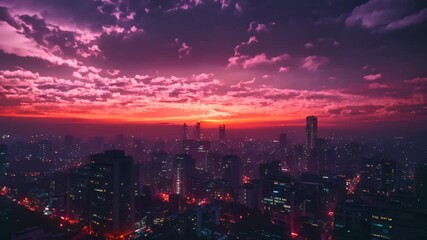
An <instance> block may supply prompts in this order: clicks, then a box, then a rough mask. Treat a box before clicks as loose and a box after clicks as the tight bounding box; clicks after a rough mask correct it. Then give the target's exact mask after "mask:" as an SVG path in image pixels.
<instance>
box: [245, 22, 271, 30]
mask: <svg viewBox="0 0 427 240" xmlns="http://www.w3.org/2000/svg"><path fill="white" fill-rule="evenodd" d="M274 25H276V23H275V22H269V23H267V24H264V23H260V22H259V21H253V22H251V23H249V28H248V32H267V31H269V30H270V29H271V27H272V26H274Z"/></svg>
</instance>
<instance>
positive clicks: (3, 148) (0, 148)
mask: <svg viewBox="0 0 427 240" xmlns="http://www.w3.org/2000/svg"><path fill="white" fill-rule="evenodd" d="M7 155H8V147H7V145H6V144H0V178H2V177H4V176H6V175H7V172H8V168H9V161H8V159H7Z"/></svg>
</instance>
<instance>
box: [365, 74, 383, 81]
mask: <svg viewBox="0 0 427 240" xmlns="http://www.w3.org/2000/svg"><path fill="white" fill-rule="evenodd" d="M382 77H383V75H382V74H381V73H377V74H368V75H365V76H363V79H365V80H367V81H375V80H377V79H380V78H382Z"/></svg>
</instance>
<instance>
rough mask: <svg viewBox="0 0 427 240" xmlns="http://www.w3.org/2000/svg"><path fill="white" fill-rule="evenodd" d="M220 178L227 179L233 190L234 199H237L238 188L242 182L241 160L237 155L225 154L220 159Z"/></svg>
mask: <svg viewBox="0 0 427 240" xmlns="http://www.w3.org/2000/svg"><path fill="white" fill-rule="evenodd" d="M221 171H222V178H223V179H224V180H225V181H227V183H228V184H229V186H230V187H231V189H232V191H233V195H234V196H233V197H234V199H236V200H237V199H238V192H239V191H238V189H239V187H240V186H241V183H242V161H241V160H240V157H239V156H236V155H227V156H224V157H222V159H221Z"/></svg>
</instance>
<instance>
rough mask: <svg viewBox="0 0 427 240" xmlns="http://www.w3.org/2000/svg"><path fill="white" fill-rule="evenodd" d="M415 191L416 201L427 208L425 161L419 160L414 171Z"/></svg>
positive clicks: (426, 171) (426, 163)
mask: <svg viewBox="0 0 427 240" xmlns="http://www.w3.org/2000/svg"><path fill="white" fill-rule="evenodd" d="M415 191H416V195H417V203H418V206H419V207H421V208H424V209H425V208H427V162H420V163H418V165H417V168H416V172H415Z"/></svg>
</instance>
